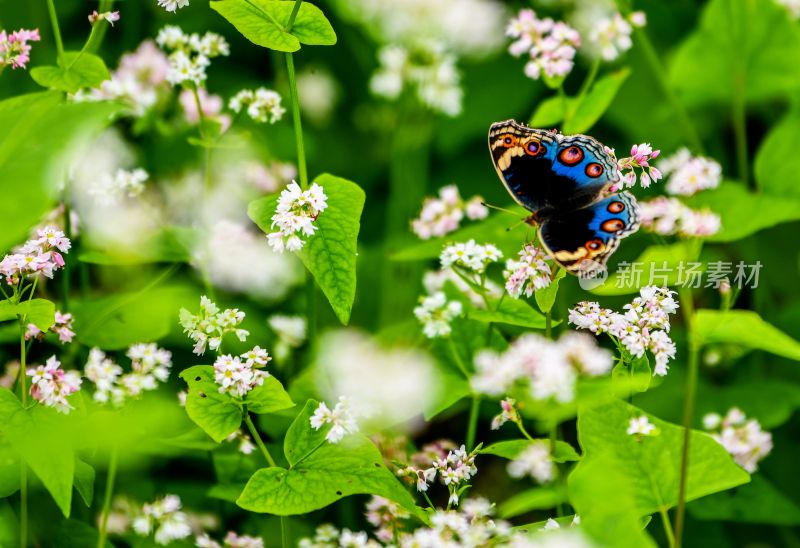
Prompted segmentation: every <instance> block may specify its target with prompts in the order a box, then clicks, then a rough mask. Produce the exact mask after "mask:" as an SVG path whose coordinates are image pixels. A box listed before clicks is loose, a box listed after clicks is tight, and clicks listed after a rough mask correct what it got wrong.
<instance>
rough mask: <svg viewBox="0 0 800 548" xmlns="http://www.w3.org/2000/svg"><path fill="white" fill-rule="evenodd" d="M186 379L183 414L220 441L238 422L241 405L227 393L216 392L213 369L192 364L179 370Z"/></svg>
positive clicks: (239, 421) (240, 422) (235, 428)
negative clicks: (184, 410) (184, 412)
mask: <svg viewBox="0 0 800 548" xmlns="http://www.w3.org/2000/svg"><path fill="white" fill-rule="evenodd" d="M180 377H181V378H182V379H183V380H184V381H186V385H187V387H188V390H187V394H186V413H187V414H188V415H189V418H190V419H192V420H193V421H194V423H195V424H196V425H197V426H199V427H200V428H202V429H203V431H204V432H205V433H206V434H208V435H209V436H211V439H213V440H214V441H215V442H217V443H220V442H222V441H223V440H224V439H225V438H227V437H228V436H230V435H231V434H233V433H234V432H236V431H237V430H238V429H239V427H240V426H241V425H242V407H241V406H240V405H239V404H238V403H237V402H236V401H235V400H234V399H233V398H232V397H231V396H230V395H228V394H220V392H219V385H218V384H217V383H215V382H214V368H213V367H212V366H210V365H195V366H193V367H189V368H188V369H184V370H183V371H181V374H180Z"/></svg>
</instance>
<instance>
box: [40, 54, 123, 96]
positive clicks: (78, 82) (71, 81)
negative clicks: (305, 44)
mask: <svg viewBox="0 0 800 548" xmlns="http://www.w3.org/2000/svg"><path fill="white" fill-rule="evenodd" d="M31 78H33V81H34V82H36V83H37V84H39V85H40V86H42V87H46V88H50V89H56V90H59V91H66V92H67V93H75V92H76V91H78V90H79V89H82V88H96V87H99V86H100V84H102V83H103V82H104V81H105V80H108V79H109V78H111V75H110V74H109V72H108V69H107V68H106V64H105V63H104V62H103V60H102V59H101V58H100V57H98V56H97V55H95V54H93V53H88V52H79V51H67V52H64V60H63V63H62V62H61V61H59V64H58V66H57V67H54V66H43V67H34V68H32V69H31Z"/></svg>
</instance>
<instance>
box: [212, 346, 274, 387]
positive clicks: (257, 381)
mask: <svg viewBox="0 0 800 548" xmlns="http://www.w3.org/2000/svg"><path fill="white" fill-rule="evenodd" d="M270 360H272V358H270V356H269V354H267V351H266V350H263V349H262V348H259V347H258V346H256V347H254V348H253V349H252V350H249V351H247V352H245V353H244V354H242V355H241V356H236V357H234V356H231V355H230V354H226V355H223V356H219V357H218V358H217V359H216V360H215V361H214V382H215V383H217V384H218V385H219V391H220V393H227V394H230V395H231V396H233V397H236V398H242V397H244V396H246V395H247V393H248V392H250V391H251V390H252V389H253V388H255V387H256V386H260V385H262V384H264V379H265V378H266V377H268V376H269V373H267V372H266V371H262V370H260V369H257V368H259V367H263V366H265V365H266V364H267V363H268V362H269V361H270Z"/></svg>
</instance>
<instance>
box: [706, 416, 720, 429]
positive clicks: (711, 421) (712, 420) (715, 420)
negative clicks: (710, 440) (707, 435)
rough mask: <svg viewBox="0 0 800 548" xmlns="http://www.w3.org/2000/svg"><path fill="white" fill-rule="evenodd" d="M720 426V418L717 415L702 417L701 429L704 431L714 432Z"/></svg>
mask: <svg viewBox="0 0 800 548" xmlns="http://www.w3.org/2000/svg"><path fill="white" fill-rule="evenodd" d="M720 424H722V417H721V416H720V414H719V413H708V414H706V415H704V416H703V428H705V429H706V430H716V429H717V427H718V426H719V425H720Z"/></svg>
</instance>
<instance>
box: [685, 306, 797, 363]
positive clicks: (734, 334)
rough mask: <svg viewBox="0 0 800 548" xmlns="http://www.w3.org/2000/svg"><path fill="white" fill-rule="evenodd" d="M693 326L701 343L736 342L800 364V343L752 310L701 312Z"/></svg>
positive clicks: (696, 316)
mask: <svg viewBox="0 0 800 548" xmlns="http://www.w3.org/2000/svg"><path fill="white" fill-rule="evenodd" d="M692 325H693V329H694V334H695V337H696V338H697V342H698V343H699V344H710V343H734V344H738V345H742V346H745V347H747V348H753V349H756V350H763V351H765V352H771V353H772V354H776V355H778V356H783V357H785V358H789V359H790V360H797V361H800V342H798V341H796V340H794V339H793V338H791V337H790V336H789V335H787V334H786V333H784V332H783V331H781V330H779V329H778V328H776V327H774V326H772V325H771V324H769V323H767V322H765V321H764V320H763V319H762V318H761V316H759V315H758V313H756V312H753V311H751V310H727V311H721V310H698V311H697V313H696V315H695V320H694V322H693V324H692Z"/></svg>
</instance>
